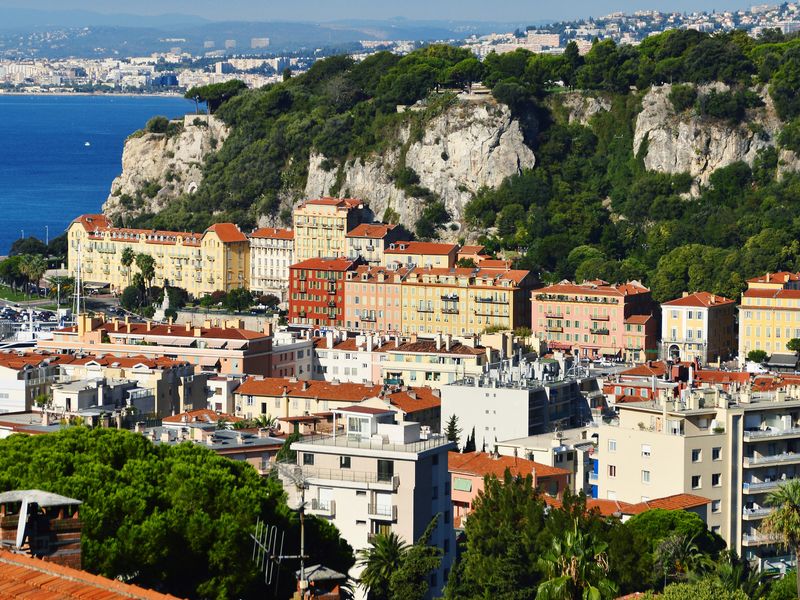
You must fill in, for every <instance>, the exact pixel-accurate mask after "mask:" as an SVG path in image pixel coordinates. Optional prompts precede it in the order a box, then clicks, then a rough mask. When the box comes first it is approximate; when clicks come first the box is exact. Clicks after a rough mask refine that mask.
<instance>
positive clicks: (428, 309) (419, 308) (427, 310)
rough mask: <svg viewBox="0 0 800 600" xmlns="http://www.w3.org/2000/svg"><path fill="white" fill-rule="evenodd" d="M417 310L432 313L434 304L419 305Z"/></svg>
mask: <svg viewBox="0 0 800 600" xmlns="http://www.w3.org/2000/svg"><path fill="white" fill-rule="evenodd" d="M417 312H421V313H432V312H433V307H432V306H417Z"/></svg>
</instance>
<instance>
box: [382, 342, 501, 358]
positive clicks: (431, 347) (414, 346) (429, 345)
mask: <svg viewBox="0 0 800 600" xmlns="http://www.w3.org/2000/svg"><path fill="white" fill-rule="evenodd" d="M386 351H387V352H420V353H435V354H468V355H472V356H480V355H482V354H486V348H484V347H483V346H478V347H477V348H473V347H471V346H466V345H464V344H462V343H461V342H450V349H449V350H448V349H447V348H446V347H445V342H444V341H443V342H442V343H441V345H440V347H439V349H438V350H437V349H436V341H435V340H417V341H416V342H405V343H403V344H400V346H399V347H397V348H393V347H390V348H388V349H387V350H386Z"/></svg>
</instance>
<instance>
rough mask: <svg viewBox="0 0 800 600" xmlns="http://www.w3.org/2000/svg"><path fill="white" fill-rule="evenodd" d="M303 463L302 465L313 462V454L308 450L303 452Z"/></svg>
mask: <svg viewBox="0 0 800 600" xmlns="http://www.w3.org/2000/svg"><path fill="white" fill-rule="evenodd" d="M303 464H304V465H313V464H314V455H313V454H310V453H308V452H304V453H303Z"/></svg>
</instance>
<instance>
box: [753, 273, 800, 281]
mask: <svg viewBox="0 0 800 600" xmlns="http://www.w3.org/2000/svg"><path fill="white" fill-rule="evenodd" d="M790 281H800V273H791V272H789V271H778V272H777V273H765V274H764V275H759V276H758V277H753V278H752V279H748V280H747V283H789V282H790Z"/></svg>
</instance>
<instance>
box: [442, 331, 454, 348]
mask: <svg viewBox="0 0 800 600" xmlns="http://www.w3.org/2000/svg"><path fill="white" fill-rule="evenodd" d="M452 341H453V336H452V335H451V334H449V333H448V334H447V335H445V336H444V349H445V350H447V351H448V352H450V344H451V342H452Z"/></svg>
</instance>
